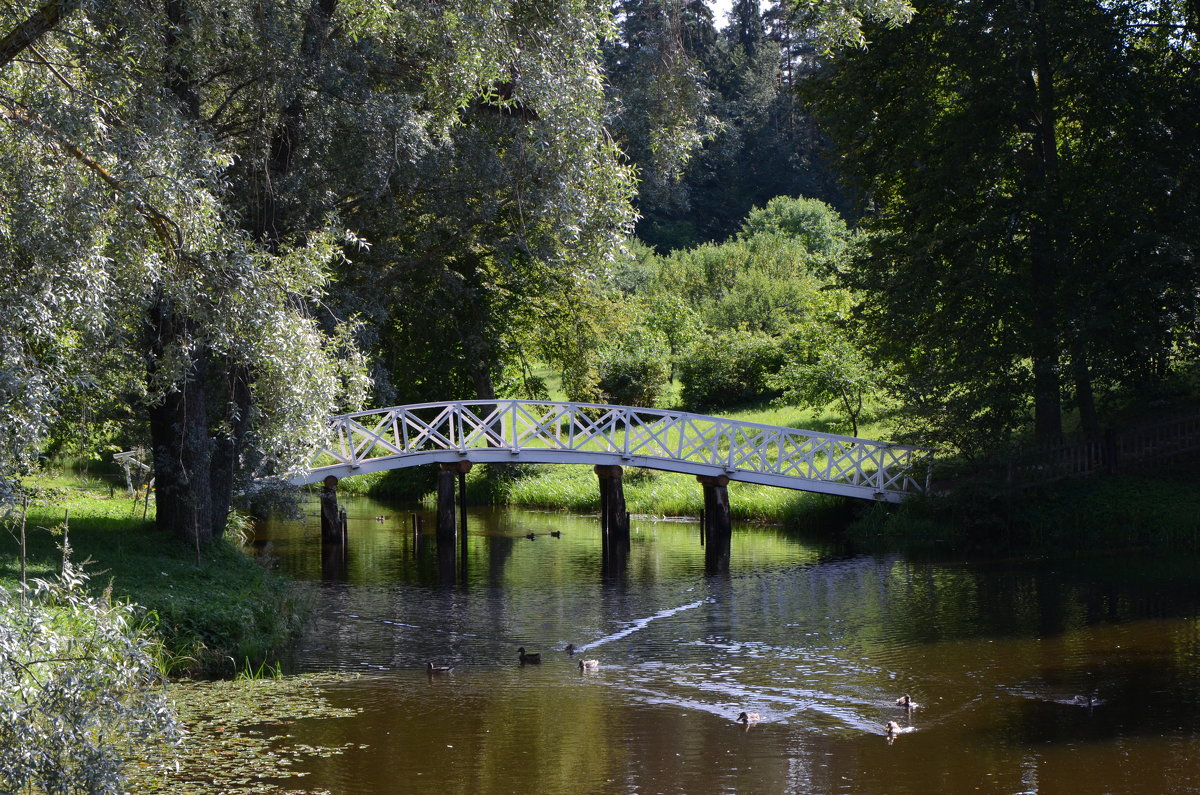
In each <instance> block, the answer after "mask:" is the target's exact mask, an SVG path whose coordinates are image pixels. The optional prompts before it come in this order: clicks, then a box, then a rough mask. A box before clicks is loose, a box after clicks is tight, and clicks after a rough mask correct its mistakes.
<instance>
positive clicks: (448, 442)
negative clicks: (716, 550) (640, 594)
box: [293, 400, 932, 502]
mask: <svg viewBox="0 0 1200 795" xmlns="http://www.w3.org/2000/svg"><path fill="white" fill-rule="evenodd" d="M329 431H330V432H329V442H328V443H327V444H326V446H325V447H324V448H323V449H322V450H321V452H320V453H319V454H318V455H317V456H316V458H315V459H314V460H313V461H312V464H311V468H310V470H309V471H308V472H307V473H306V474H304V475H302V476H299V477H297V478H295V479H294V480H293V482H295V483H297V484H303V483H315V482H317V481H320V480H322V479H323V478H325V477H326V476H328V475H334V476H335V477H338V478H343V477H349V476H351V475H361V474H366V473H369V472H379V471H382V470H386V469H400V468H404V467H410V466H420V465H422V464H432V463H451V462H456V461H470V462H472V463H497V462H503V463H551V464H602V465H611V464H617V465H623V466H638V467H646V468H650V469H660V470H666V471H671V472H683V473H687V474H692V475H710V476H711V475H725V476H727V477H728V478H729V479H730V480H737V481H743V482H746V483H760V484H763V485H767V486H776V487H779V488H786V489H799V490H803V491H813V492H820V493H825V494H837V495H841V496H846V497H857V498H861V499H870V500H886V501H889V502H898V501H900V500H901V499H903V498H904V497H906V496H908V495H911V494H914V493H917V492H921V491H924V490H925V489H926V488H927V486H928V478H929V468H930V465H931V464H932V454H931V453H930V451H928V450H925V449H922V448H918V447H912V446H908V445H897V444H889V443H886V442H878V441H872V440H870V439H859V438H855V437H851V436H838V435H836V434H824V433H816V432H814V431H804V430H797V429H794V428H784V427H778V426H773V425H761V424H757V423H751V422H741V421H738V420H730V419H725V418H722V417H709V416H704V415H700V414H690V413H685V412H678V411H665V410H660V409H646V408H632V407H629V406H610V405H603V404H591V403H556V402H550V401H530V400H467V401H455V402H448V403H423V404H419V405H411V406H395V407H392V408H386V409H377V410H374V411H361V412H357V413H354V414H345V415H341V416H338V417H333V418H332V419H331V420H330V427H329Z"/></svg>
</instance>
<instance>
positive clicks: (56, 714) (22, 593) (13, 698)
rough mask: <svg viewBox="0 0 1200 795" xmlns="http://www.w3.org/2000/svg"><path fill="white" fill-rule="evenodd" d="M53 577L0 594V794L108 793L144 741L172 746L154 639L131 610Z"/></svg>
mask: <svg viewBox="0 0 1200 795" xmlns="http://www.w3.org/2000/svg"><path fill="white" fill-rule="evenodd" d="M87 586H88V576H87V575H86V574H85V573H84V572H83V571H82V570H80V569H76V568H75V567H74V566H73V565H72V564H71V563H70V562H69V560H68V559H67V555H66V552H64V562H63V569H62V572H61V574H60V575H59V576H58V577H57V578H56V579H54V580H44V579H40V578H38V579H34V580H33V581H32V582H31V583H30V586H29V587H28V588H27V589H21V588H18V589H17V590H16V591H11V590H8V589H6V588H0V659H3V661H4V663H3V665H0V789H3V791H5V792H20V791H31V790H36V791H39V792H46V793H62V794H63V795H66V793H75V792H88V793H118V792H122V791H123V786H122V785H123V781H124V773H125V765H126V763H127V761H128V759H129V757H130V755H131V753H133V752H134V751H137V750H139V749H140V748H142V747H143V746H144V745H146V744H148V743H154V744H157V743H164V742H165V743H171V742H175V741H177V739H178V733H177V730H176V726H175V720H174V717H173V716H172V714H171V712H170V710H169V709H168V706H167V701H166V695H165V692H164V682H163V680H162V678H161V676H160V675H159V670H158V663H157V658H158V656H159V654H160V652H159V650H158V648H157V641H156V640H155V639H154V638H153V637H152V636H151V634H150V633H149V631H148V628H147V625H146V623H145V621H144V620H143V618H142V617H141V616H140V615H139V614H138V611H137V610H135V608H134V607H132V606H131V605H128V604H122V603H119V602H114V601H112V599H111V598H109V596H108V595H107V594H105V595H104V596H101V597H96V596H93V595H91V594H90V593H89V589H88V587H87Z"/></svg>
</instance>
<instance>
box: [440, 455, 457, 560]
mask: <svg viewBox="0 0 1200 795" xmlns="http://www.w3.org/2000/svg"><path fill="white" fill-rule="evenodd" d="M457 474H458V464H438V477H437V539H438V544H439V545H441V543H442V540H443V539H449V541H450V543H451V544H453V543H454V537H455V532H454V531H455V529H456V528H455V521H454V486H455V483H454V480H455V475H457Z"/></svg>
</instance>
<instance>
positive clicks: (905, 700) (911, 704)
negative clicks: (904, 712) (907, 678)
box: [896, 693, 921, 710]
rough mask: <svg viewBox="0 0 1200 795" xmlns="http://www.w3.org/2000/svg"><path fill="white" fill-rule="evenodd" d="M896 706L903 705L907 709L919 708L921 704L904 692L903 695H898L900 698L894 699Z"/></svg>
mask: <svg viewBox="0 0 1200 795" xmlns="http://www.w3.org/2000/svg"><path fill="white" fill-rule="evenodd" d="M896 706H897V707H904V708H905V709H908V710H913V709H920V708H921V705H920V704H918V703H917V702H915V701H913V700H912V696H910V695H909V694H908V693H905V694H904V695H902V696H900V698H898V699H896Z"/></svg>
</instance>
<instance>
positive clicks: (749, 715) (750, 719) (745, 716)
mask: <svg viewBox="0 0 1200 795" xmlns="http://www.w3.org/2000/svg"><path fill="white" fill-rule="evenodd" d="M758 720H759V715H758V713H757V712H743V713H741V714H739V715H738V716H737V722H738V723H744V724H746V728H747V729H749V728H750V727H751V726H753V725H754V724H756V723H758Z"/></svg>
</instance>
